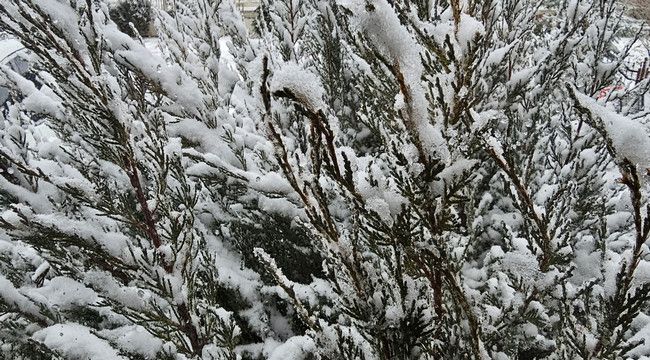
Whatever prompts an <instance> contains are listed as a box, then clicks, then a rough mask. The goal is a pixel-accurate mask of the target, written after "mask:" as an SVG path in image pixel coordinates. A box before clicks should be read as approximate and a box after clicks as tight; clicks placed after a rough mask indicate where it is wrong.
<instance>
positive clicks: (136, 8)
mask: <svg viewBox="0 0 650 360" xmlns="http://www.w3.org/2000/svg"><path fill="white" fill-rule="evenodd" d="M109 14H110V17H111V20H113V21H114V22H115V24H116V25H117V27H118V29H120V31H122V32H123V33H125V34H128V35H130V36H135V32H134V31H133V29H134V28H135V29H136V30H137V32H138V34H140V35H141V36H149V35H152V34H151V29H152V25H153V19H154V12H153V8H152V7H151V2H150V0H120V1H119V2H117V3H116V4H114V5H112V6H111V9H110V12H109Z"/></svg>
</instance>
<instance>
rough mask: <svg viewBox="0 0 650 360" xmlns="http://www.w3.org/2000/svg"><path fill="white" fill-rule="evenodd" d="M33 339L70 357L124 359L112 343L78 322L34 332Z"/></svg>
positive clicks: (105, 359) (93, 359) (95, 359)
mask: <svg viewBox="0 0 650 360" xmlns="http://www.w3.org/2000/svg"><path fill="white" fill-rule="evenodd" d="M33 339H34V340H36V341H39V342H42V343H43V344H45V346H47V347H49V348H50V349H53V350H57V351H59V352H61V353H62V354H63V355H64V356H65V357H67V358H70V359H92V360H124V359H126V358H125V357H123V356H120V355H119V354H118V352H117V350H115V349H113V348H112V347H111V346H110V344H109V343H108V342H107V341H106V340H103V339H100V338H99V337H97V336H96V335H94V334H92V333H91V332H90V329H89V328H87V327H85V326H83V325H80V324H76V323H67V324H56V325H52V326H50V327H47V328H45V329H42V330H39V331H37V332H35V333H34V335H33Z"/></svg>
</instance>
